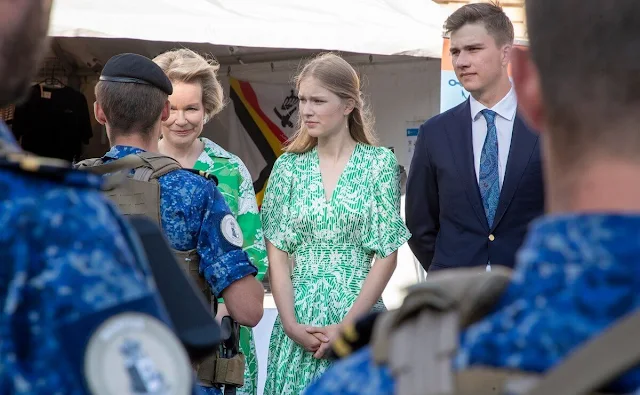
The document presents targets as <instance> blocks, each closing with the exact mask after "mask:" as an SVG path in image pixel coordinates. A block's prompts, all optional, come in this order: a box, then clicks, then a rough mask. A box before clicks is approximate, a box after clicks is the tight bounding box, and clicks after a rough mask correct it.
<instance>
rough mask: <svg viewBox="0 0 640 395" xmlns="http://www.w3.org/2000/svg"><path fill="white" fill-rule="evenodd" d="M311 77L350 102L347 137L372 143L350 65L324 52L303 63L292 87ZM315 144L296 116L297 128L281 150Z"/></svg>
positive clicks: (370, 120)
mask: <svg viewBox="0 0 640 395" xmlns="http://www.w3.org/2000/svg"><path fill="white" fill-rule="evenodd" d="M309 77H312V78H315V79H316V80H318V81H319V82H320V83H321V84H322V86H324V87H325V88H326V89H327V90H329V91H330V92H332V93H334V94H335V95H337V96H338V97H340V98H341V99H346V100H348V99H351V100H353V101H354V108H353V111H351V113H350V114H349V119H348V125H349V133H350V134H351V137H352V138H353V139H354V140H355V141H357V142H359V143H363V144H368V145H376V144H377V138H376V136H375V134H374V132H373V117H372V116H371V114H370V113H369V110H368V108H367V107H366V106H365V104H364V100H363V98H362V92H361V91H360V78H359V77H358V73H356V71H355V70H354V69H353V67H351V65H350V64H349V63H348V62H347V61H346V60H344V59H342V58H341V57H340V56H338V55H336V54H333V53H325V54H321V55H319V56H317V57H316V58H314V59H313V60H311V61H310V62H309V63H307V64H306V65H305V66H304V68H303V69H302V71H301V72H300V73H299V74H298V75H297V76H296V77H295V79H294V83H295V84H296V88H297V89H298V90H299V89H300V83H301V81H302V80H304V79H305V78H309ZM317 144H318V139H317V138H315V137H311V136H310V135H309V133H308V131H307V127H306V126H305V124H304V119H302V116H299V117H298V129H297V131H296V133H295V134H294V135H293V136H292V137H291V139H290V140H289V141H288V142H287V144H286V147H285V151H287V152H295V153H303V152H307V151H309V150H310V149H312V148H313V147H315V146H316V145H317Z"/></svg>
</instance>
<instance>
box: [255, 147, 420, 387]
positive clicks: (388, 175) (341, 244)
mask: <svg viewBox="0 0 640 395" xmlns="http://www.w3.org/2000/svg"><path fill="white" fill-rule="evenodd" d="M399 175H400V168H399V166H398V163H397V161H396V157H395V155H394V154H393V153H392V152H391V151H390V150H388V149H387V148H381V147H373V146H369V145H365V144H358V145H357V146H356V148H355V150H354V152H353V154H352V156H351V158H350V159H349V162H348V163H347V165H346V166H345V169H344V171H343V173H342V175H341V176H340V178H339V179H338V182H337V185H336V187H335V190H334V192H333V195H332V197H331V200H330V201H327V200H326V198H325V193H324V187H323V184H322V176H321V173H320V162H319V160H318V152H317V149H316V148H314V149H312V150H310V151H308V152H306V153H304V154H292V153H285V154H283V155H282V156H280V158H278V160H277V161H276V163H275V165H274V168H273V171H272V172H271V175H270V178H269V184H268V186H267V191H266V194H265V198H264V201H263V204H262V221H263V226H264V234H265V238H266V239H268V240H269V241H270V242H271V243H272V244H273V245H274V246H275V247H277V248H279V249H281V250H283V251H285V252H287V253H289V254H291V255H293V256H294V257H295V262H296V264H295V266H294V269H293V271H292V275H291V282H292V284H293V292H294V309H295V316H296V319H297V321H298V323H300V324H303V325H313V326H327V325H332V324H337V323H339V322H341V321H342V320H343V318H344V317H345V315H346V314H347V313H348V312H349V310H350V309H351V307H352V306H353V304H354V302H355V300H356V298H357V297H358V294H359V293H360V290H361V288H362V285H363V283H364V280H365V278H366V277H367V274H368V273H369V271H370V269H371V264H372V260H373V257H374V255H375V256H378V257H381V258H382V257H386V256H388V255H390V254H392V253H393V252H395V251H396V250H398V248H399V247H400V246H401V245H402V244H404V243H405V242H406V241H407V240H408V239H409V237H410V233H409V231H408V230H407V228H406V226H405V224H404V221H403V220H402V218H401V217H400V181H399ZM373 309H374V310H383V309H384V305H383V303H382V300H379V301H378V302H377V303H376V305H375V306H374V308H373ZM328 366H329V361H327V360H324V359H322V360H318V359H315V358H313V354H312V353H310V352H307V351H305V350H304V349H303V348H302V347H301V346H299V345H298V344H297V343H295V342H294V341H293V340H291V339H289V337H287V335H286V334H285V333H284V330H283V327H282V322H281V321H280V318H279V317H278V319H277V320H276V322H275V325H274V328H273V332H272V334H271V343H270V345H269V363H268V366H267V382H266V385H265V391H264V393H265V395H289V394H295V395H297V394H299V393H300V392H302V390H303V389H304V388H305V387H306V386H307V385H308V384H309V383H310V382H311V381H312V380H314V379H315V378H317V377H318V376H320V375H321V374H322V373H323V372H324V371H325V370H326V369H327V367H328Z"/></svg>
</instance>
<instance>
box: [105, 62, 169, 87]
mask: <svg viewBox="0 0 640 395" xmlns="http://www.w3.org/2000/svg"><path fill="white" fill-rule="evenodd" d="M100 81H109V82H124V83H131V84H144V85H151V86H155V87H156V88H158V89H160V90H161V91H163V92H164V93H166V94H167V95H170V94H172V93H173V86H172V85H171V81H169V77H167V75H166V74H165V73H164V71H162V69H161V68H160V66H158V65H157V64H155V63H154V62H153V61H152V60H151V59H149V58H146V57H144V56H142V55H136V54H134V53H123V54H120V55H116V56H114V57H112V58H111V59H109V61H108V62H107V64H105V65H104V68H103V69H102V73H101V75H100Z"/></svg>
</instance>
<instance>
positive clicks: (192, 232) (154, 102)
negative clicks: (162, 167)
mask: <svg viewBox="0 0 640 395" xmlns="http://www.w3.org/2000/svg"><path fill="white" fill-rule="evenodd" d="M171 91H172V87H171V82H170V81H169V79H168V78H167V77H166V75H165V74H164V72H162V69H160V68H159V67H158V66H157V65H156V64H155V63H153V62H152V61H151V60H150V59H148V58H146V57H143V56H140V55H135V54H121V55H116V56H114V57H113V58H111V59H110V60H109V61H108V62H107V63H106V64H105V67H104V69H103V71H102V75H101V77H100V82H99V83H98V85H97V86H96V104H95V116H96V119H97V121H98V122H99V123H101V124H103V125H105V126H106V129H107V135H108V137H109V141H110V143H111V146H112V147H111V149H110V150H109V152H107V153H106V154H105V155H104V156H103V157H102V158H101V161H100V162H102V163H110V162H112V161H114V160H117V159H120V158H124V157H126V156H127V155H132V154H138V153H142V152H153V153H157V152H158V140H159V137H160V132H161V121H164V120H166V119H167V118H168V116H169V111H170V107H169V102H168V100H167V98H168V94H170V93H171ZM187 132H188V131H187ZM158 183H159V186H160V220H161V225H162V229H163V231H164V234H165V235H166V237H167V239H168V240H169V243H170V245H171V246H172V248H173V249H174V250H177V251H188V250H192V249H196V250H197V254H198V256H199V257H200V274H201V275H204V277H205V279H206V280H207V282H208V284H209V285H210V287H211V290H212V292H213V294H214V295H215V296H216V297H220V296H222V297H224V300H225V303H226V306H227V308H228V310H229V312H230V315H232V316H233V317H234V318H235V319H236V321H237V322H238V323H240V324H242V325H246V326H251V327H252V326H255V325H257V324H258V322H259V321H260V319H261V317H262V312H263V308H262V302H263V298H264V289H263V288H262V285H261V284H260V283H259V282H258V281H257V280H256V279H255V278H254V276H255V275H256V274H257V269H256V267H255V266H253V265H252V264H251V262H250V261H249V259H248V256H247V255H246V253H245V252H244V251H243V250H242V248H241V247H242V237H241V233H240V234H238V233H237V232H240V228H239V226H235V225H234V224H237V223H235V218H234V217H233V216H232V215H231V211H230V210H229V207H228V206H227V204H226V202H225V200H224V198H223V196H222V195H221V194H220V192H219V191H218V189H217V187H216V184H215V182H213V181H212V180H208V179H207V178H205V177H202V176H201V175H198V174H194V173H193V172H191V171H188V170H183V169H178V170H174V171H171V172H169V173H167V174H165V175H162V176H160V177H159V178H158ZM225 220H228V221H232V222H234V224H228V225H230V226H231V228H227V230H229V229H231V232H225V226H224V222H225ZM176 297H179V295H176ZM202 390H203V391H204V392H205V393H210V394H218V393H220V390H219V389H217V388H215V387H208V388H207V387H202Z"/></svg>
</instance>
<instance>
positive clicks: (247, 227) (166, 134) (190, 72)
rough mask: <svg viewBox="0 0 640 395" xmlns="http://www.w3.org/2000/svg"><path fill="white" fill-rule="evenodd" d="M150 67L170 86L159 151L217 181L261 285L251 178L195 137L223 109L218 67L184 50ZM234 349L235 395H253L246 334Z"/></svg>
mask: <svg viewBox="0 0 640 395" xmlns="http://www.w3.org/2000/svg"><path fill="white" fill-rule="evenodd" d="M154 61H155V62H156V63H157V64H158V65H160V67H162V69H163V70H164V72H165V73H166V74H167V76H168V77H169V79H170V80H171V83H172V84H173V94H172V95H171V96H170V97H169V101H170V102H171V116H170V118H169V119H168V120H167V122H165V123H164V124H163V129H162V136H163V138H162V140H161V141H160V143H159V145H158V146H159V148H160V151H161V152H162V153H163V154H165V155H168V156H171V157H172V158H175V159H176V160H177V161H178V162H180V164H181V165H182V166H183V167H189V168H194V169H198V170H205V171H208V172H210V173H212V174H214V175H215V176H216V177H217V178H218V189H219V190H220V192H221V193H222V195H223V196H224V198H225V200H226V202H227V204H228V205H229V207H230V208H231V212H232V213H234V215H235V216H236V218H237V220H238V224H239V225H240V229H241V230H242V234H243V237H244V246H243V249H244V250H245V251H246V252H247V254H248V255H249V258H250V259H251V262H252V263H253V264H254V265H255V266H256V267H257V268H258V275H257V278H258V280H260V281H262V279H263V277H264V275H265V273H266V270H267V251H266V248H265V243H264V238H263V235H262V224H261V222H260V214H259V212H258V205H257V203H256V195H255V192H254V189H253V181H252V179H251V175H250V174H249V171H248V170H247V168H246V166H245V165H244V163H242V161H241V160H240V158H238V157H237V156H235V155H233V154H231V153H229V152H227V151H225V150H224V149H222V148H221V147H220V146H219V145H217V144H216V143H214V142H213V141H211V140H209V139H206V138H203V137H199V136H200V133H202V129H203V126H204V124H205V123H206V121H208V120H210V119H211V118H212V117H213V116H214V115H215V114H217V113H218V112H220V110H222V107H223V102H224V101H223V91H222V86H221V85H220V83H219V82H218V80H217V77H216V73H217V70H218V67H219V66H218V65H217V64H212V62H211V63H210V62H208V61H207V60H205V59H204V58H203V57H202V56H200V55H198V54H197V53H195V52H193V51H191V50H189V49H179V50H175V51H169V52H165V53H163V54H161V55H159V56H158V57H156V58H155V59H154ZM221 302H222V300H221ZM227 314H228V312H227V310H226V308H225V307H224V304H219V311H218V317H222V316H224V315H227ZM240 348H241V350H242V352H243V354H244V355H245V356H246V366H245V372H244V382H245V384H244V386H243V387H241V388H239V389H238V391H237V393H238V394H246V395H256V393H257V387H258V385H257V380H258V361H257V356H256V351H255V343H254V340H253V335H252V331H251V329H250V328H246V327H241V330H240Z"/></svg>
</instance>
